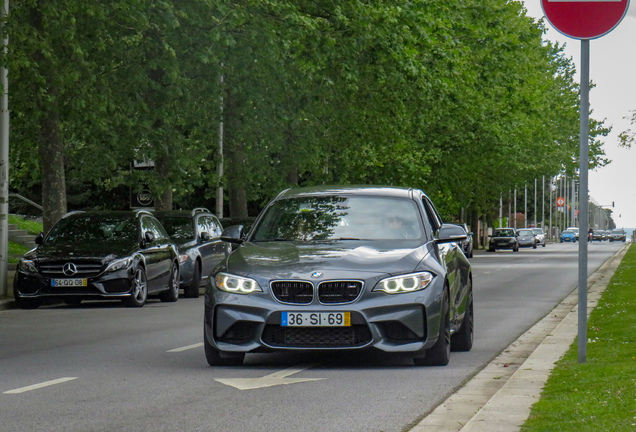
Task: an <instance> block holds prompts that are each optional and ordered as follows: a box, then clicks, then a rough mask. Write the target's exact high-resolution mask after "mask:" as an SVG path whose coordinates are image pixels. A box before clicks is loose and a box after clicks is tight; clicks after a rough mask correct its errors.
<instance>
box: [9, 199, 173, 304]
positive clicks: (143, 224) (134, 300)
mask: <svg viewBox="0 0 636 432" xmlns="http://www.w3.org/2000/svg"><path fill="white" fill-rule="evenodd" d="M36 243H37V244H38V246H37V247H36V248H35V249H33V250H31V251H29V252H28V253H26V254H25V255H24V257H23V258H22V259H21V260H20V262H19V263H18V269H17V272H16V276H15V279H14V285H13V292H14V297H15V301H16V303H17V305H18V306H19V307H22V308H36V307H38V306H40V305H41V304H42V303H43V301H44V299H47V298H58V299H61V300H63V301H65V302H66V303H69V304H79V303H80V302H81V301H82V300H88V299H91V300H93V299H111V300H112V299H120V300H122V301H123V302H124V303H125V304H126V305H127V306H133V307H141V306H143V305H144V304H145V303H146V300H147V297H148V295H149V294H158V295H159V298H160V299H161V301H166V302H174V301H177V299H178V298H179V263H178V259H177V248H176V246H175V244H174V243H173V242H172V240H171V239H170V237H169V236H168V234H167V233H166V231H165V230H164V228H163V226H162V225H161V223H160V222H159V221H158V220H157V219H155V217H153V216H152V214H150V213H149V212H147V211H120V212H83V211H76V212H71V213H68V214H66V215H65V216H64V217H62V218H61V219H60V220H59V221H58V222H57V223H56V224H55V225H54V226H53V228H51V230H50V231H49V232H48V234H47V235H46V236H44V235H43V234H40V235H39V236H38V237H37V238H36Z"/></svg>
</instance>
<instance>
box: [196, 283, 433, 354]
mask: <svg viewBox="0 0 636 432" xmlns="http://www.w3.org/2000/svg"><path fill="white" fill-rule="evenodd" d="M211 282H212V281H211ZM442 288H443V281H439V280H438V279H436V280H434V281H433V282H432V283H431V284H430V285H429V286H428V287H427V288H426V289H424V290H422V291H416V292H413V293H403V294H394V295H391V294H385V293H383V292H371V291H370V289H371V287H366V288H364V289H363V293H362V294H361V295H360V297H359V298H358V299H357V300H355V301H353V302H350V303H346V304H332V305H326V304H320V303H316V302H313V303H312V304H307V305H298V304H285V303H281V302H279V301H278V300H276V299H275V298H274V296H273V295H272V294H271V292H270V289H269V287H267V288H264V292H262V293H252V294H249V295H237V294H230V293H226V292H223V291H220V290H218V289H216V288H214V287H212V286H211V285H210V284H208V288H207V289H206V295H205V316H204V334H205V336H204V337H205V338H206V340H207V342H208V343H209V344H211V345H212V346H214V347H215V348H217V349H218V350H220V351H225V352H235V353H239V352H241V353H247V352H270V351H277V350H358V349H367V348H375V349H379V350H382V351H385V352H393V353H397V352H407V353H417V352H419V351H421V350H426V349H428V348H430V347H431V346H432V345H433V344H434V343H435V342H436V341H437V335H439V322H440V305H441V294H442ZM282 312H350V314H351V326H349V327H286V326H282V325H281V314H282Z"/></svg>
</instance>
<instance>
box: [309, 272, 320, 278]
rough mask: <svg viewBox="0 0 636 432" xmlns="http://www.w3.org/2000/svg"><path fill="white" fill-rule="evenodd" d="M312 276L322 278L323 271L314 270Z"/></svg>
mask: <svg viewBox="0 0 636 432" xmlns="http://www.w3.org/2000/svg"><path fill="white" fill-rule="evenodd" d="M311 277H312V278H314V279H318V278H321V277H322V273H320V272H313V273H312V274H311Z"/></svg>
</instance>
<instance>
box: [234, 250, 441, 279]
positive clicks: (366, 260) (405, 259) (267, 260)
mask: <svg viewBox="0 0 636 432" xmlns="http://www.w3.org/2000/svg"><path fill="white" fill-rule="evenodd" d="M428 253H430V250H429V248H428V246H427V245H421V244H419V242H408V241H397V242H391V243H389V242H362V241H337V242H259V243H246V244H244V245H242V246H241V247H239V248H238V249H236V250H235V251H234V252H233V253H232V255H230V257H229V258H228V261H227V271H229V272H231V273H238V274H243V275H253V276H260V277H264V278H268V279H286V278H308V277H311V275H312V273H314V272H321V273H324V276H325V277H328V278H329V277H341V276H339V275H344V274H348V275H349V277H351V275H350V273H351V272H358V273H361V272H365V273H374V274H380V273H381V274H389V275H395V274H404V273H409V272H412V271H414V270H416V269H417V266H418V264H419V263H420V262H421V261H422V260H423V259H424V258H425V257H426V255H427V254H428Z"/></svg>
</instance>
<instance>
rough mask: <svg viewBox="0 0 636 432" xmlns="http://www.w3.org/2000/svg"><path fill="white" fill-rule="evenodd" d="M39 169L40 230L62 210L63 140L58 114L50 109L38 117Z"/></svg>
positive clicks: (64, 182) (50, 224)
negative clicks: (41, 221) (41, 225)
mask: <svg viewBox="0 0 636 432" xmlns="http://www.w3.org/2000/svg"><path fill="white" fill-rule="evenodd" d="M40 128H41V129H40V143H39V153H40V169H41V176H42V213H43V224H44V232H47V231H48V230H49V229H50V228H51V227H52V226H53V224H55V222H57V221H58V219H60V218H61V217H62V216H64V214H65V213H66V211H67V209H66V178H65V175H64V144H63V142H62V136H61V134H60V123H59V114H58V113H57V112H56V111H54V110H50V111H48V112H47V113H45V114H44V117H42V119H41V120H40Z"/></svg>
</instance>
